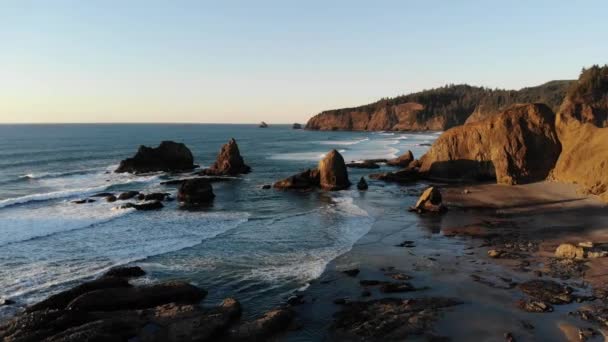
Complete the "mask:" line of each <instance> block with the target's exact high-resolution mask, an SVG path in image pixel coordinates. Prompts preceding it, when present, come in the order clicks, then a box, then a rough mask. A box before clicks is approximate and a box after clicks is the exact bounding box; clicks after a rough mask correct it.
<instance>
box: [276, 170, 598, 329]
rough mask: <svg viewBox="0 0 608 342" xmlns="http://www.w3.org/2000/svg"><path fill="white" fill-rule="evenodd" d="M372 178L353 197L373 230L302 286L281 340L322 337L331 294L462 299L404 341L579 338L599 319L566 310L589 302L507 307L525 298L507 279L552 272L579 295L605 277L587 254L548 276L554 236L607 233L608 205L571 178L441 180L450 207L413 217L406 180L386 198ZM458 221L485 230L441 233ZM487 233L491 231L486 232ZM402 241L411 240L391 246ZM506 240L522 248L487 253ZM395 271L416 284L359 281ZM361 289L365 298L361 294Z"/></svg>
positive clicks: (334, 308)
mask: <svg viewBox="0 0 608 342" xmlns="http://www.w3.org/2000/svg"><path fill="white" fill-rule="evenodd" d="M374 186H380V185H379V184H373V183H372V184H371V186H370V190H369V191H368V193H366V194H365V196H363V199H362V200H361V201H360V203H357V204H358V205H360V206H362V207H363V208H364V209H366V210H367V211H368V212H369V213H370V214H371V215H372V216H373V217H374V218H375V219H376V222H375V224H374V226H373V228H372V229H371V231H370V232H369V233H368V234H367V235H366V236H365V237H363V238H362V239H361V240H360V241H359V242H358V243H357V244H356V245H355V246H354V247H353V249H352V250H351V251H350V252H348V253H346V254H344V255H342V256H340V257H339V258H337V259H336V260H334V261H333V262H332V263H331V264H330V265H328V267H327V269H326V270H325V272H324V274H323V275H322V277H321V278H320V279H319V280H318V281H315V282H314V283H312V284H311V286H310V287H309V288H308V289H307V290H306V291H304V292H303V293H302V295H303V301H304V304H301V305H298V306H296V307H295V310H296V312H297V317H298V320H299V324H300V325H301V327H302V328H301V329H299V330H297V331H293V332H290V333H289V334H288V335H287V336H286V338H287V340H290V341H308V340H311V339H316V340H318V339H331V338H332V336H331V335H328V330H329V328H330V326H331V324H332V322H333V318H332V316H333V315H334V314H335V313H336V312H338V311H339V310H341V308H342V307H343V306H342V305H338V304H334V300H336V299H340V298H343V299H345V300H346V301H347V302H348V301H368V300H373V299H378V298H384V297H392V298H420V297H431V296H433V297H435V296H441V297H450V298H455V299H458V300H460V301H462V304H461V305H458V306H455V307H451V308H447V309H444V310H442V314H441V315H440V318H439V320H438V321H437V322H436V324H434V327H432V328H430V329H428V331H427V333H426V334H425V335H419V336H416V337H410V338H408V340H409V339H412V340H427V339H428V337H429V336H445V337H450V338H451V339H453V340H455V341H464V340H476V341H504V340H505V334H507V333H510V334H512V336H513V337H514V338H515V340H517V341H541V340H542V341H546V340H551V341H568V340H572V339H573V338H578V334H577V333H578V328H585V327H592V328H593V329H595V330H596V331H599V330H598V326H594V325H591V324H590V323H588V322H586V321H583V320H581V319H579V318H577V317H575V316H573V315H569V314H568V313H569V312H571V311H575V310H576V309H577V308H578V307H579V306H581V305H589V304H590V303H589V302H584V303H582V304H580V303H576V302H574V303H572V304H566V305H555V306H554V308H555V310H554V311H553V312H548V313H528V312H524V311H522V310H521V309H519V308H518V307H517V306H516V302H517V301H518V300H519V299H521V298H524V297H525V296H524V294H523V293H522V291H521V290H520V289H519V288H518V287H517V286H516V285H517V284H520V283H522V282H525V281H527V280H531V279H545V280H556V281H558V282H559V283H560V284H565V285H569V286H572V287H573V288H574V290H575V293H576V294H579V295H583V296H585V295H590V294H591V292H592V289H593V288H592V286H589V284H588V282H591V285H594V286H595V287H599V286H601V284H602V283H603V284H606V283H607V282H606V274H604V273H606V272H605V271H606V270H608V268H607V267H606V266H607V259H608V258H600V259H593V260H590V261H589V262H588V263H587V265H588V266H589V269H587V270H586V271H585V273H584V275H583V276H582V277H578V276H576V275H571V276H568V277H556V276H555V274H553V273H552V272H551V270H550V269H548V268H547V267H548V266H547V265H549V263H550V262H551V260H552V259H553V260H555V258H553V257H552V256H553V252H554V251H555V247H556V246H557V245H558V244H559V243H562V242H575V243H576V242H581V241H594V242H605V241H608V210H607V209H608V208H607V207H606V206H605V205H604V204H602V203H601V202H599V201H597V200H596V199H595V198H593V197H588V196H583V195H580V194H578V193H577V192H576V188H575V187H574V186H570V185H564V184H559V183H550V182H542V183H536V184H530V185H524V186H500V185H496V184H485V185H473V186H441V189H442V192H443V194H444V203H446V204H447V205H448V207H449V208H450V210H449V212H448V213H446V214H445V215H442V216H425V215H423V216H416V215H413V214H411V213H408V212H407V211H406V208H407V207H408V206H410V205H412V204H413V203H414V202H415V200H416V191H412V188H411V187H409V188H410V189H409V191H408V190H407V189H408V187H399V186H394V189H395V190H394V191H395V197H394V198H388V199H387V198H380V197H379V196H376V195H374V192H373V188H374ZM387 187H388V186H387ZM465 189H466V190H467V191H466V193H465ZM419 190H420V188H418V189H417V191H419ZM466 226H474V227H478V228H479V229H474V230H473V231H474V232H476V233H477V234H478V233H479V232H482V233H484V234H486V236H483V237H480V236H476V237H470V236H456V237H454V236H446V235H445V233H446V232H449V231H450V228H454V227H466ZM487 234H491V235H492V236H495V238H493V239H488V238H487V236H488V235H487ZM405 240H410V241H412V243H411V244H409V245H408V246H409V247H399V246H398V245H399V244H401V243H402V242H403V241H405ZM512 245H514V246H515V247H517V246H522V247H521V248H522V250H521V251H520V250H517V251H514V250H513V249H511V250H508V251H509V252H510V253H511V252H513V253H512V254H513V255H516V256H514V257H504V258H499V259H493V258H490V257H489V256H488V253H487V251H488V250H489V249H493V248H506V247H505V246H512ZM353 268H357V269H359V270H360V273H359V274H358V275H357V276H355V277H352V276H348V275H346V274H344V273H343V272H342V271H343V270H347V269H353ZM394 272H402V273H404V274H407V275H409V276H411V277H412V279H411V280H409V282H410V283H411V284H412V285H414V286H415V287H416V288H421V290H419V291H413V292H405V293H392V294H384V293H381V292H380V291H379V290H378V288H377V287H368V288H365V287H363V286H361V285H360V283H359V281H360V280H365V279H370V280H381V281H394V280H393V279H391V277H390V273H394ZM566 278H567V279H566ZM364 290H369V291H370V292H371V296H369V297H362V292H363V291H364ZM568 336H570V337H568ZM573 336H574V337H573ZM591 340H598V341H601V340H603V337H601V336H599V335H598V336H596V337H595V338H594V339H591Z"/></svg>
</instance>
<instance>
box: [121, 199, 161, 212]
mask: <svg viewBox="0 0 608 342" xmlns="http://www.w3.org/2000/svg"><path fill="white" fill-rule="evenodd" d="M163 207H164V205H163V204H162V203H161V202H160V201H152V202H146V203H141V204H136V203H131V202H129V203H125V204H123V205H121V206H120V209H130V208H134V209H135V210H140V211H149V210H159V209H162V208H163Z"/></svg>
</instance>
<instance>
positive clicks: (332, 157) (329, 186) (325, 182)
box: [274, 150, 351, 191]
mask: <svg viewBox="0 0 608 342" xmlns="http://www.w3.org/2000/svg"><path fill="white" fill-rule="evenodd" d="M350 185H351V183H350V181H349V180H348V171H347V170H346V164H345V163H344V158H342V155H341V154H340V153H339V152H338V151H336V150H331V151H330V152H329V153H327V155H326V156H325V157H324V158H323V159H322V160H321V161H319V166H318V167H317V168H316V169H308V170H306V171H304V172H302V173H299V174H296V175H293V176H290V177H287V178H285V179H283V180H280V181H278V182H276V183H274V187H275V188H277V189H299V190H307V189H312V188H315V187H320V188H322V189H324V190H328V191H335V190H343V189H346V188H348V187H349V186H350Z"/></svg>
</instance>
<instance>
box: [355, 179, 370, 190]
mask: <svg viewBox="0 0 608 342" xmlns="http://www.w3.org/2000/svg"><path fill="white" fill-rule="evenodd" d="M368 187H369V186H368V185H367V182H366V181H365V178H364V177H361V179H359V183H357V189H359V190H367V189H368Z"/></svg>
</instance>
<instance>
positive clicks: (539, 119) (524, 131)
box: [420, 104, 561, 184]
mask: <svg viewBox="0 0 608 342" xmlns="http://www.w3.org/2000/svg"><path fill="white" fill-rule="evenodd" d="M560 152H561V144H560V142H559V140H558V139H557V133H556V131H555V114H553V112H552V111H551V109H550V108H549V107H547V106H545V105H543V104H525V105H518V106H514V107H512V108H510V109H508V110H506V111H505V112H503V113H501V114H499V115H496V116H493V117H491V118H488V119H486V120H482V121H479V122H476V123H473V124H467V125H464V126H459V127H454V128H452V129H450V130H448V131H446V132H445V133H443V134H442V135H441V136H440V137H439V139H437V141H435V143H434V144H433V146H432V147H431V148H430V149H429V151H428V152H427V153H426V154H425V155H424V156H423V157H422V158H420V163H421V166H420V173H422V174H423V175H424V176H425V177H427V178H431V179H442V180H456V181H461V180H469V181H471V180H472V181H479V180H494V181H496V182H497V183H500V184H522V183H529V182H534V181H540V180H543V179H545V178H546V177H547V175H549V172H550V171H551V170H552V169H553V166H554V165H555V162H556V161H557V158H558V156H559V154H560Z"/></svg>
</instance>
